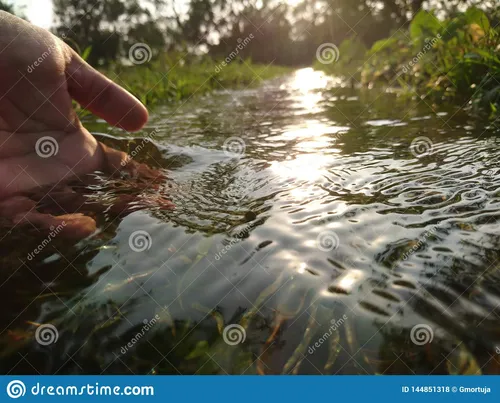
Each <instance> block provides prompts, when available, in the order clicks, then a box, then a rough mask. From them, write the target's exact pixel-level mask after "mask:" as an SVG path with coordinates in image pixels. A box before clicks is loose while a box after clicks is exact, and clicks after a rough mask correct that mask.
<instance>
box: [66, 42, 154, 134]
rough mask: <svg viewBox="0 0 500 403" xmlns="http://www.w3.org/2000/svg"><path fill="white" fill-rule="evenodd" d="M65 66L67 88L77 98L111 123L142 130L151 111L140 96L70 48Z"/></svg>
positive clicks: (129, 129)
mask: <svg viewBox="0 0 500 403" xmlns="http://www.w3.org/2000/svg"><path fill="white" fill-rule="evenodd" d="M70 57H71V59H70V62H69V65H68V66H67V68H66V75H67V81H68V91H69V93H70V95H71V96H72V97H73V99H74V100H75V101H77V102H78V103H79V104H80V105H81V106H82V107H84V108H86V109H88V110H89V111H91V112H92V113H93V114H95V115H97V116H99V117H100V118H102V119H104V120H106V122H108V123H109V124H110V125H113V126H117V127H120V128H122V129H125V130H127V131H137V130H140V129H141V128H142V127H143V126H144V125H145V124H146V122H147V120H148V111H147V109H146V108H145V107H144V105H142V104H141V103H140V102H139V101H138V100H137V98H135V97H134V96H133V95H132V94H130V93H129V92H128V91H126V90H124V89H123V88H122V87H120V86H119V85H117V84H115V83H114V82H113V81H111V80H109V79H108V78H106V77H105V76H104V75H102V74H101V73H99V72H98V71H96V70H94V69H93V68H92V67H91V66H90V65H89V64H87V63H86V62H85V61H84V60H83V59H82V58H81V57H80V56H78V55H77V54H76V52H74V51H73V50H71V56H70Z"/></svg>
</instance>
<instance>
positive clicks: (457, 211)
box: [0, 69, 500, 374]
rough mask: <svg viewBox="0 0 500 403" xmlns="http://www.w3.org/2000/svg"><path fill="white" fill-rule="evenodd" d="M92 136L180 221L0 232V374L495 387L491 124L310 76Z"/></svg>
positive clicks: (168, 217) (156, 218) (498, 202)
mask: <svg viewBox="0 0 500 403" xmlns="http://www.w3.org/2000/svg"><path fill="white" fill-rule="evenodd" d="M88 126H89V128H91V129H92V130H94V131H95V132H101V133H107V134H106V135H102V136H101V139H102V140H103V141H104V142H106V143H107V144H109V145H112V146H115V147H117V148H120V149H122V150H126V151H128V152H129V153H132V154H133V155H134V158H135V159H136V160H137V161H141V162H147V163H148V164H150V165H152V166H154V167H161V168H165V169H167V170H168V176H169V181H168V183H167V184H165V186H162V187H161V188H160V189H158V188H154V189H150V190H147V191H144V192H145V193H148V192H149V195H150V196H151V195H153V196H154V194H155V193H156V194H157V193H161V194H166V195H168V197H169V198H170V199H171V200H172V201H173V203H174V204H175V205H176V208H175V210H172V211H163V210H161V209H159V208H158V207H157V206H155V203H154V202H151V203H150V206H149V207H148V208H146V209H142V210H141V211H136V212H133V213H131V214H128V215H125V216H122V217H120V218H116V217H113V216H111V215H109V214H108V213H107V212H106V211H104V212H102V213H100V214H98V215H97V216H96V219H97V220H98V223H99V228H100V229H99V232H98V233H97V234H95V235H94V236H92V237H90V238H89V239H86V240H84V241H81V242H79V243H78V244H76V245H73V244H72V243H70V242H68V241H66V240H62V239H58V238H57V237H56V238H55V239H54V240H53V241H52V242H50V244H48V245H46V246H45V247H44V249H43V252H42V253H40V254H39V255H37V256H36V257H35V258H34V259H31V260H28V259H27V256H28V253H29V252H30V251H32V250H33V249H34V248H36V247H37V245H39V244H40V237H39V236H37V234H36V231H35V232H34V231H31V230H30V231H27V230H26V229H23V230H19V229H15V230H13V231H12V232H10V233H8V234H4V236H3V238H2V240H1V241H0V247H1V249H2V274H1V275H0V276H1V278H0V284H1V286H0V288H1V291H2V298H3V305H4V310H3V312H2V313H0V327H1V329H0V331H1V333H0V351H1V355H2V360H1V364H0V365H1V368H2V372H3V373H34V374H36V373H47V374H48V373H58V374H66V373H71V374H79V373H97V374H100V373H105V374H111V373H115V374H129V373H135V374H144V373H158V374H166V373H169V374H170V373H172V374H176V373H183V374H192V373H197V374H207V373H208V374H225V373H229V374H236V373H244V374H256V373H265V374H279V373H308V374H318V373H322V374H353V373H355V374H367V373H368V374H373V373H385V374H389V373H399V374H412V373H422V374H428V373H432V374H441V373H500V366H499V362H500V358H499V353H500V348H499V347H500V320H499V318H500V308H499V305H500V274H499V270H498V268H497V260H498V257H499V244H500V238H499V234H500V226H499V224H498V220H499V218H500V191H499V185H500V176H499V175H498V174H497V171H498V170H499V169H500V168H498V166H499V165H498V162H499V161H500V141H499V138H498V134H499V133H500V131H499V130H498V129H496V128H495V126H494V125H493V124H489V123H488V122H487V121H483V120H478V119H473V118H471V117H469V116H468V115H467V114H466V113H465V112H463V111H461V110H460V109H459V108H458V107H448V108H445V107H442V106H439V105H431V103H430V101H427V100H424V101H416V100H414V99H411V98H408V97H406V98H404V97H401V96H398V95H397V94H395V93H384V92H380V91H379V90H376V89H372V90H363V91H361V90H358V89H352V88H347V87H343V86H342V85H341V83H340V81H338V80H336V79H333V78H328V77H326V76H324V75H323V74H322V73H320V72H315V71H313V70H311V69H303V70H299V71H297V72H295V73H293V74H290V75H289V76H286V77H284V78H280V79H276V80H273V81H270V82H267V83H265V84H264V85H263V86H261V87H259V88H257V89H247V90H235V91H223V92H219V93H215V94H211V95H208V96H203V97H197V98H195V99H191V100H188V101H187V102H185V103H184V104H182V105H176V106H172V107H163V108H159V109H157V110H156V111H154V113H153V114H152V118H151V120H150V123H149V125H148V127H147V128H146V129H145V130H144V131H143V132H141V133H140V134H139V135H136V136H134V137H132V136H131V135H126V134H124V133H123V132H121V131H119V130H117V129H112V128H109V127H108V126H107V125H105V124H103V123H99V122H93V123H91V124H89V125H88ZM144 138H148V139H150V141H144ZM101 180H102V186H96V185H93V188H92V189H90V190H91V191H92V192H93V193H94V197H95V199H99V200H106V199H112V198H113V196H114V194H116V193H117V192H124V191H125V192H126V190H123V189H120V188H119V187H117V186H112V183H111V181H109V182H108V181H107V179H105V178H101ZM138 231H140V232H138ZM47 324H51V325H52V326H53V328H52V329H50V328H48V327H47ZM41 325H42V326H45V327H44V328H42V326H41ZM47 329H48V330H49V331H50V330H54V329H55V331H56V332H57V342H55V343H54V342H53V341H54V339H53V338H52V340H51V339H50V338H51V336H52V335H51V334H50V332H49V333H46V336H45V337H47V342H43V340H42V343H40V337H41V333H42V332H41V330H47ZM37 330H38V331H39V332H38V337H36V335H37V333H36V331H37ZM37 338H38V341H37Z"/></svg>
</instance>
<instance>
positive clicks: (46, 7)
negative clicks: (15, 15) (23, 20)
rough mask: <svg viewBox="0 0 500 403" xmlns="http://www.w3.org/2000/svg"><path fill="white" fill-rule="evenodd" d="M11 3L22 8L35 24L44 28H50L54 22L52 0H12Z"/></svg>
mask: <svg viewBox="0 0 500 403" xmlns="http://www.w3.org/2000/svg"><path fill="white" fill-rule="evenodd" d="M11 3H13V4H14V5H15V6H16V7H17V8H19V9H21V10H22V11H23V12H24V14H26V17H28V19H29V20H30V21H31V22H32V23H33V24H35V25H38V26H40V27H43V28H49V27H50V25H51V24H52V18H53V13H52V1H51V0H11Z"/></svg>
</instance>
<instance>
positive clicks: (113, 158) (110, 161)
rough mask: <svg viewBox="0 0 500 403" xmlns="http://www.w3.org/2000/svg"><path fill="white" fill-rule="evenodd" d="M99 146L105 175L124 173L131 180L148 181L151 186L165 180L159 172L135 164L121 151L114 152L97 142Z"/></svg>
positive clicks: (143, 165) (112, 149)
mask: <svg viewBox="0 0 500 403" xmlns="http://www.w3.org/2000/svg"><path fill="white" fill-rule="evenodd" d="M99 145H100V146H101V150H102V152H103V155H104V160H105V166H104V170H105V172H106V173H109V174H115V173H117V172H125V173H127V174H129V175H130V177H132V178H136V179H144V180H149V181H150V182H151V184H152V183H153V182H159V181H164V180H165V179H166V177H165V175H164V174H163V172H162V171H161V170H158V169H154V168H150V167H149V166H147V165H146V164H141V163H139V162H136V161H134V160H133V159H132V158H130V157H129V156H128V155H127V154H126V153H124V152H123V151H118V150H115V149H114V148H111V147H108V146H107V145H105V144H103V143H101V142H99Z"/></svg>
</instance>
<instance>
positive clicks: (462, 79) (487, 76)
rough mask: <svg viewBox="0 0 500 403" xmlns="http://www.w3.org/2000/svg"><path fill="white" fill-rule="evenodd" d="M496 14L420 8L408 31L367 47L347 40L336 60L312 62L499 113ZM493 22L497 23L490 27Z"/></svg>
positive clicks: (499, 42) (499, 41)
mask: <svg viewBox="0 0 500 403" xmlns="http://www.w3.org/2000/svg"><path fill="white" fill-rule="evenodd" d="M498 14H499V13H492V14H490V15H486V14H485V13H484V12H483V11H481V10H479V9H477V8H474V7H471V8H469V9H468V10H467V11H465V12H463V13H459V14H457V15H455V16H453V17H450V18H448V19H444V20H443V19H438V18H437V17H436V16H435V15H434V14H433V13H432V12H430V11H423V10H422V11H420V12H419V13H418V14H417V15H416V16H415V17H414V19H413V21H412V22H411V24H410V25H409V27H408V29H401V30H399V31H397V32H395V33H394V35H392V36H391V37H389V38H386V39H383V40H380V41H378V42H376V43H375V44H374V45H373V46H372V48H371V49H367V48H365V46H364V45H363V44H362V43H361V42H360V41H359V40H358V39H357V38H351V39H349V40H347V41H345V42H344V43H342V44H341V45H340V46H339V60H338V61H337V62H335V63H332V64H321V63H317V65H316V67H317V68H320V69H323V70H326V71H327V72H328V73H331V74H337V75H342V76H344V77H346V78H348V79H351V77H352V80H356V81H357V82H359V83H361V84H363V85H368V86H373V85H378V84H382V85H387V86H391V87H394V86H399V87H401V88H402V89H404V90H405V91H407V92H409V93H416V94H417V95H418V96H419V97H422V98H431V99H433V100H434V101H440V102H450V101H452V102H457V103H460V104H461V105H467V107H469V108H470V109H471V110H472V111H474V112H477V113H480V112H482V111H485V112H487V113H489V114H490V116H491V117H497V116H498V115H500V28H499V25H498V23H496V22H495V21H497V20H498V18H499V15H498ZM495 23H496V24H497V25H496V26H495Z"/></svg>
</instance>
